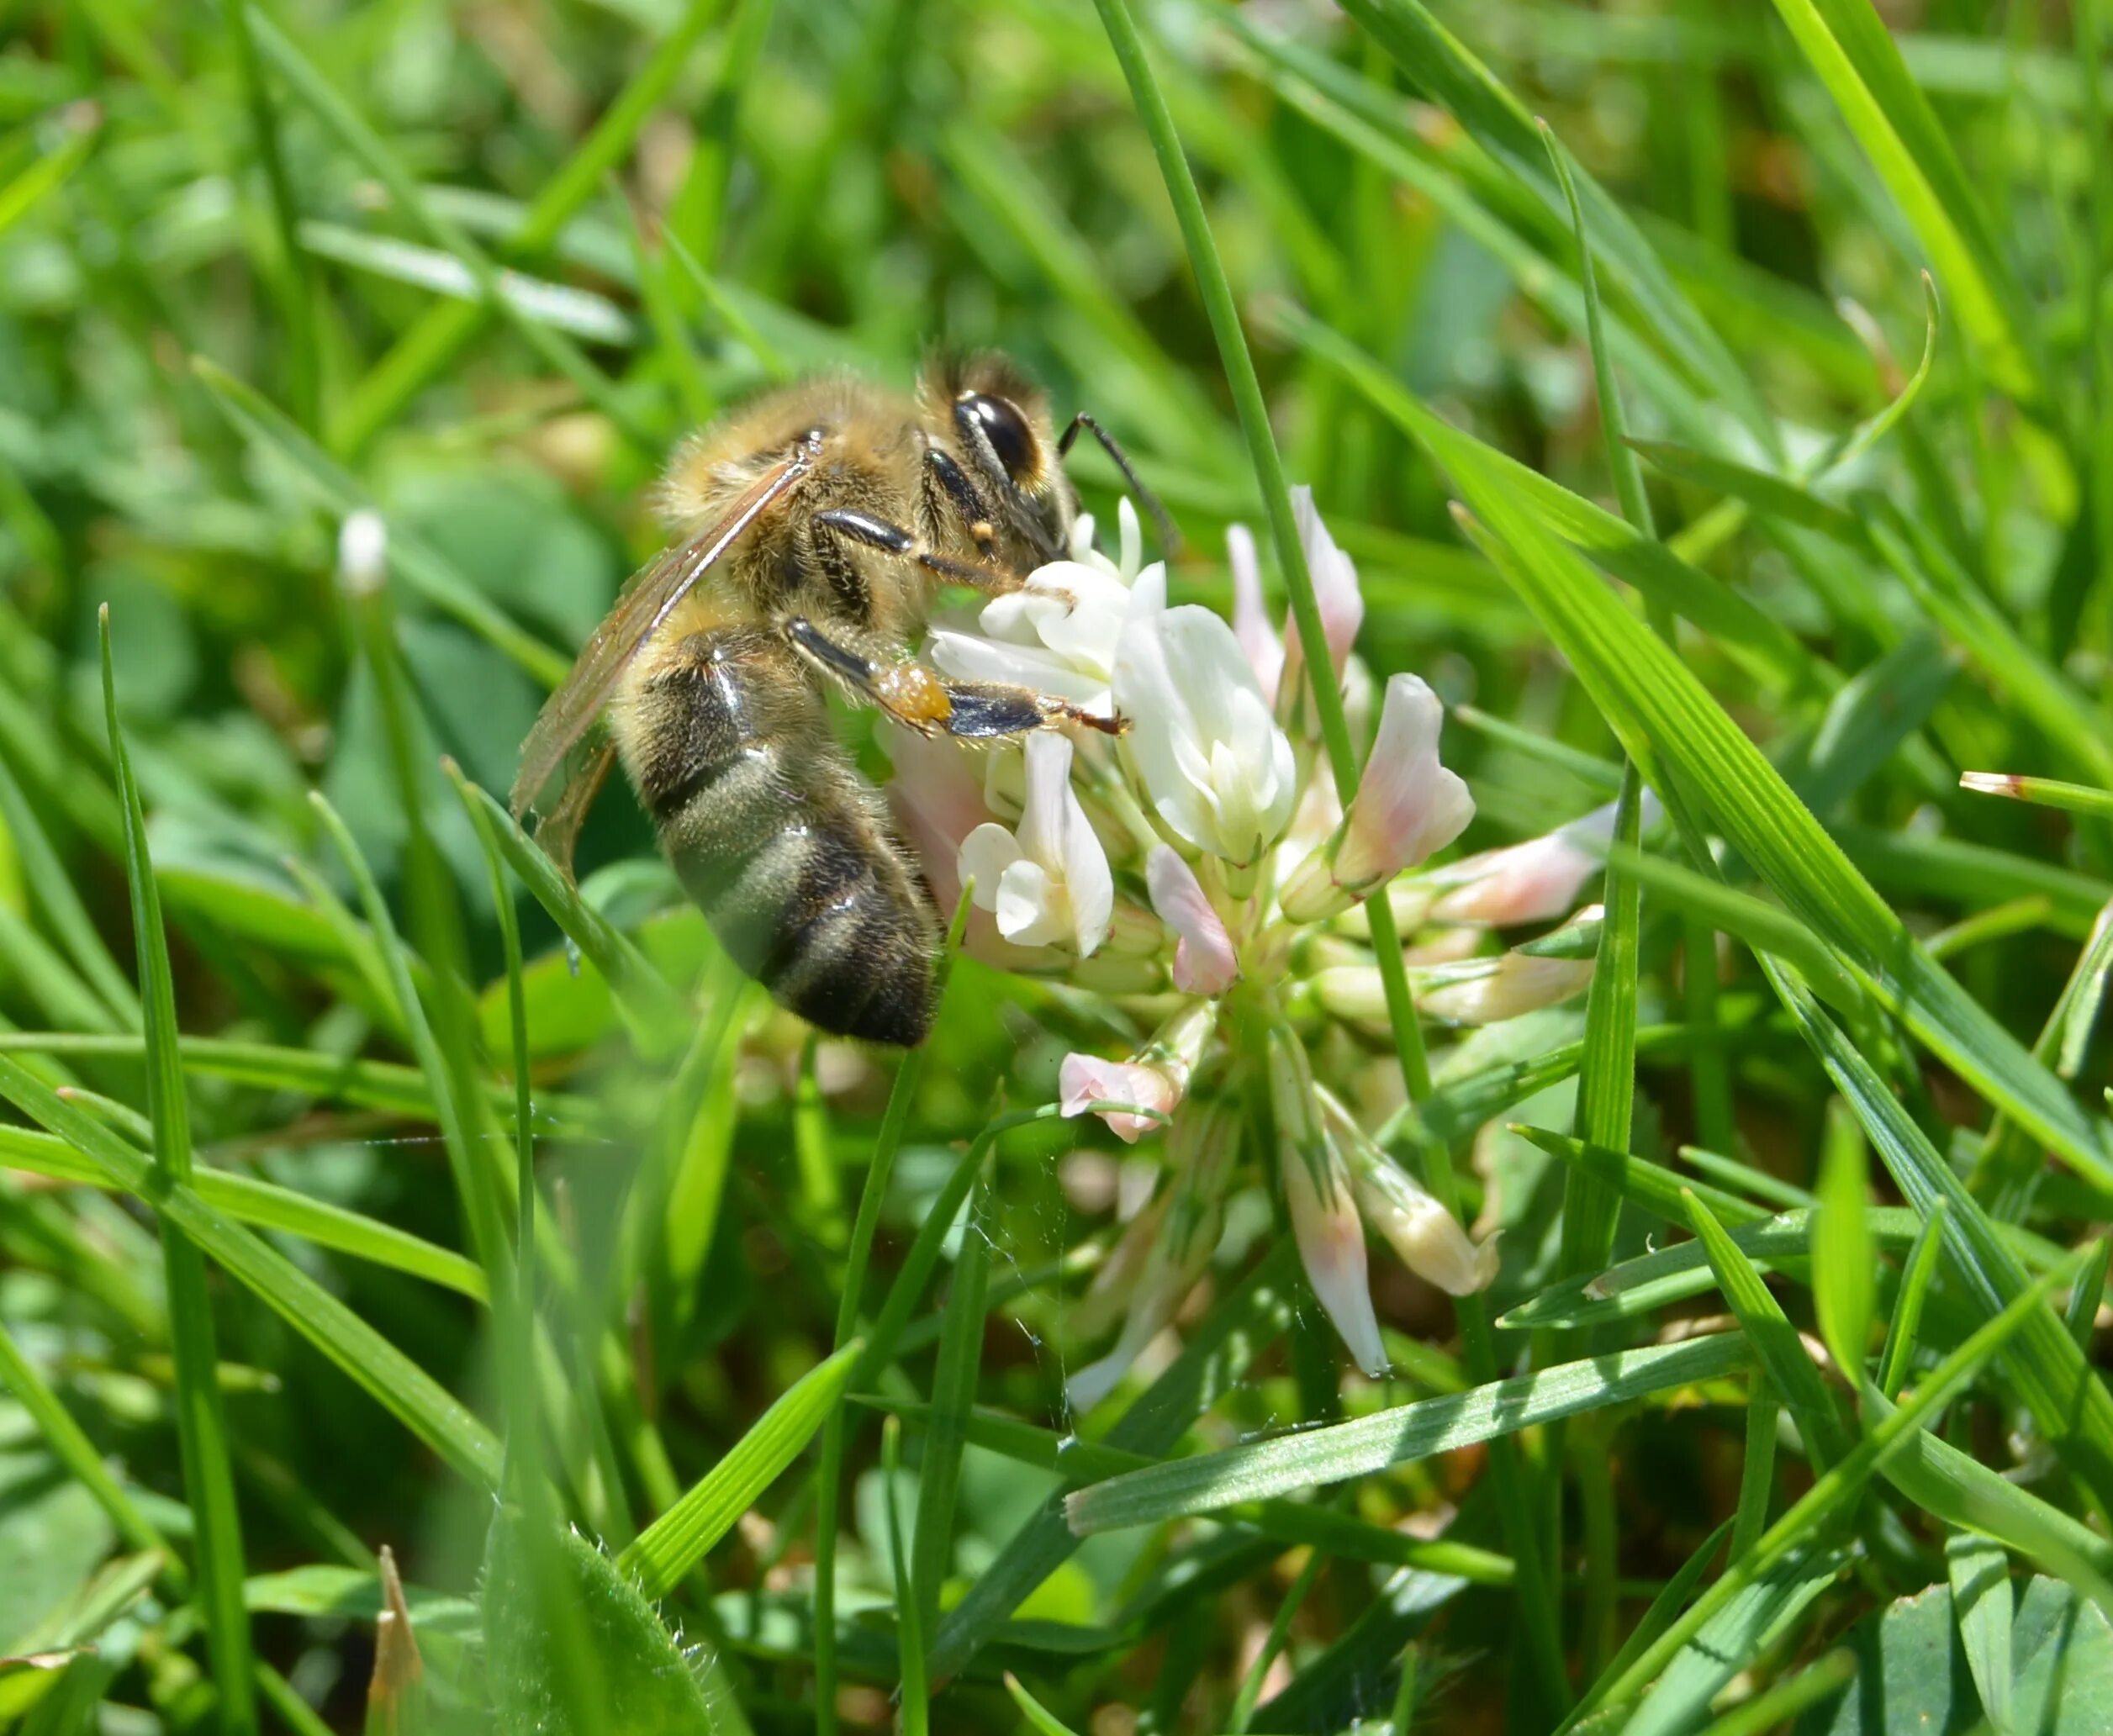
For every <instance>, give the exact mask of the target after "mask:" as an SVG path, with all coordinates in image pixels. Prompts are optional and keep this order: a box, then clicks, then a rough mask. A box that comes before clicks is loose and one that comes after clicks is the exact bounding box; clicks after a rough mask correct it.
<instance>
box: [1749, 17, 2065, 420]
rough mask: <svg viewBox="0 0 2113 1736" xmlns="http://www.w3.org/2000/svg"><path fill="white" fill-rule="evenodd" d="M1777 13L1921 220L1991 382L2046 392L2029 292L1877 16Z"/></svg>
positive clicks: (1914, 219)
mask: <svg viewBox="0 0 2113 1736" xmlns="http://www.w3.org/2000/svg"><path fill="white" fill-rule="evenodd" d="M1776 11H1777V12H1778V13H1779V14H1780V15H1781V17H1782V18H1783V23H1784V24H1786V25H1788V27H1789V30H1790V34H1791V36H1792V38H1793V40H1795V41H1796V43H1797V45H1798V47H1799V50H1800V51H1801V52H1802V53H1803V54H1804V56H1805V58H1806V60H1807V61H1809V62H1810V64H1811V66H1812V69H1813V71H1815V72H1816V73H1817V74H1818V75H1819V77H1820V82H1821V83H1822V84H1824V85H1825V87H1826V88H1827V92H1828V94H1829V95H1830V96H1831V97H1832V98H1834V100H1835V103H1836V106H1837V107H1838V108H1840V109H1841V116H1842V119H1844V120H1846V122H1847V123H1848V125H1849V129H1850V131H1851V132H1852V133H1853V134H1854V135H1856V139H1857V144H1859V145H1861V146H1862V148H1863V150H1864V153H1865V155H1866V156H1868V157H1869V158H1870V160H1871V163H1872V166H1873V168H1875V169H1876V170H1877V171H1878V176H1879V178H1880V179H1881V180H1882V181H1883V182H1884V183H1885V185H1886V187H1887V190H1888V192H1890V193H1892V195H1893V197H1894V200H1895V201H1896V202H1897V203H1898V204H1899V207H1900V209H1901V210H1902V212H1903V213H1904V214H1905V215H1906V217H1907V219H1908V221H1909V222H1910V224H1912V225H1913V226H1914V229H1915V235H1916V236H1917V237H1918V239H1920V241H1921V243H1922V245H1923V247H1924V248H1925V251H1927V252H1928V254H1929V256H1930V263H1931V267H1932V268H1933V270H1934V271H1935V272H1936V277H1937V278H1938V279H1939V281H1940V282H1942V283H1943V285H1944V287H1945V291H1946V293H1947V295H1948V296H1949V297H1950V298H1951V299H1952V303H1953V304H1954V305H1955V306H1956V307H1957V309H1958V313H1959V323H1960V324H1961V325H1962V327H1963V328H1964V329H1965V330H1966V332H1967V333H1968V336H1969V337H1970V338H1971V339H1972V340H1973V345H1974V347H1975V350H1976V351H1977V352H1978V355H1979V356H1980V359H1981V364H1982V366H1983V367H1984V368H1985V369H1986V370H1987V372H1988V373H1989V377H1990V378H1991V380H1992V381H1993V382H1994V384H1995V385H1996V386H1997V387H1998V388H2000V389H2001V390H2003V391H2005V392H2009V393H2013V394H2014V395H2019V396H2022V397H2025V398H2031V397H2033V396H2035V395H2036V394H2037V393H2040V392H2042V391H2043V390H2044V389H2045V384H2044V382H2043V381H2042V379H2041V378H2040V377H2039V367H2038V365H2037V363H2036V359H2035V358H2034V357H2033V356H2031V351H2030V347H2029V346H2030V340H2029V336H2028V334H2029V332H2030V330H2031V327H2030V322H2029V320H2028V319H2026V317H2025V316H2023V315H2022V314H2021V312H2020V311H2019V310H2020V309H2022V308H2023V306H2024V300H2023V297H2022V295H2021V293H2020V292H2019V290H2018V289H2017V288H2016V285H2015V282H2013V280H2012V278H2011V277H2010V272H2009V271H2008V269H2007V268H2006V267H2005V265H2004V262H2003V257H2002V254H2001V252H2000V251H1999V248H1998V247H1997V246H1996V245H1995V243H1994V239H1993V237H1992V235H1991V232H1990V230H1989V225H1988V221H1987V219H1986V218H1985V217H1984V216H1983V215H1982V213H1981V209H1980V206H1979V203H1978V201H1977V200H1976V199H1975V198H1974V197H1973V190H1972V187H1971V185H1970V184H1969V182H1968V179H1967V176H1966V171H1964V170H1963V169H1962V167H1961V166H1960V165H1959V160H1958V157H1957V154H1956V153H1955V152H1954V151H1953V150H1952V139H1951V135H1950V134H1949V133H1947V131H1946V129H1945V128H1944V126H1943V124H1941V122H1940V121H1939V120H1938V119H1937V118H1936V113H1934V111H1933V110H1932V109H1931V107H1930V104H1929V99H1928V98H1925V96H1924V95H1923V94H1922V92H1921V91H1920V89H1919V88H1918V87H1916V85H1915V80H1914V78H1913V77H1911V76H1910V73H1909V71H1908V69H1907V67H1906V66H1905V64H1904V62H1903V61H1902V60H1901V58H1900V50H1899V47H1898V46H1897V45H1895V44H1894V40H1893V39H1892V37H1891V36H1890V35H1889V34H1888V33H1887V31H1886V29H1885V27H1884V25H1883V24H1881V23H1880V22H1879V19H1878V14H1877V13H1875V12H1873V10H1872V9H1871V8H1870V7H1869V6H1868V5H1867V4H1865V3H1863V0H1776Z"/></svg>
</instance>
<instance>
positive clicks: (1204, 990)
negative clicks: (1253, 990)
mask: <svg viewBox="0 0 2113 1736" xmlns="http://www.w3.org/2000/svg"><path fill="white" fill-rule="evenodd" d="M1144 884H1145V887H1146V889H1147V890H1149V892H1150V894H1152V908H1153V909H1154V910H1155V911H1157V912H1158V913H1159V918H1160V921H1162V922H1164V923H1165V924H1166V926H1168V927H1169V928H1170V929H1172V930H1173V931H1174V932H1175V934H1176V935H1177V936H1179V937H1180V941H1179V943H1178V944H1177V945H1176V946H1175V949H1174V984H1175V987H1176V988H1178V989H1183V990H1185V991H1186V992H1187V993H1188V994H1191V995H1223V993H1224V992H1225V991H1226V990H1227V989H1229V988H1231V987H1232V986H1233V980H1234V979H1236V978H1237V977H1238V976H1239V974H1240V970H1239V960H1238V959H1237V958H1236V957H1235V956H1234V953H1233V942H1232V937H1230V936H1229V935H1228V934H1227V933H1226V931H1225V924H1224V923H1223V921H1221V920H1219V917H1218V912H1217V910H1214V909H1212V905H1211V900H1209V899H1208V898H1207V896H1205V894H1204V891H1203V887H1202V883H1201V882H1199V881H1198V880H1197V879H1196V874H1195V871H1194V870H1193V869H1191V868H1190V867H1189V865H1188V864H1187V863H1186V862H1184V861H1182V860H1181V852H1179V851H1178V850H1175V848H1174V847H1172V846H1170V845H1167V844H1160V845H1159V846H1157V847H1155V848H1154V850H1153V852H1152V853H1151V854H1150V855H1149V856H1148V857H1145V859H1144Z"/></svg>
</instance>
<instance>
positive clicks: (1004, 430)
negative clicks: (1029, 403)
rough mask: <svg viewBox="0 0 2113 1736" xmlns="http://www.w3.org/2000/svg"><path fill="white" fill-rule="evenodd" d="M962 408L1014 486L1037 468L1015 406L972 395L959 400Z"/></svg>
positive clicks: (985, 395)
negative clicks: (978, 429)
mask: <svg viewBox="0 0 2113 1736" xmlns="http://www.w3.org/2000/svg"><path fill="white" fill-rule="evenodd" d="M961 408H962V409H963V411H964V413H966V414H968V415H969V416H971V417H973V418H974V419H975V424H976V425H977V427H979V428H980V429H981V430H983V436H984V438H985V440H987V441H990V450H991V451H993V452H995V453H996V454H997V457H998V462H999V463H1001V464H1002V465H1003V466H1004V467H1005V473H1006V475H1007V476H1009V477H1011V478H1012V479H1013V480H1014V481H1015V482H1018V481H1020V480H1021V479H1022V478H1026V477H1029V476H1032V475H1033V473H1034V472H1035V471H1036V470H1038V468H1040V465H1039V463H1038V460H1037V457H1036V454H1035V448H1034V435H1033V431H1032V430H1030V429H1029V428H1028V427H1027V418H1026V417H1025V416H1023V415H1022V414H1020V407H1019V406H1018V405H1017V404H1013V403H1012V402H1011V401H1010V400H1009V399H1007V398H996V397H993V396H992V395H991V394H990V393H987V392H972V393H969V394H968V396H966V397H965V398H963V399H962V400H961Z"/></svg>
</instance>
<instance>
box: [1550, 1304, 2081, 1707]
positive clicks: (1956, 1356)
mask: <svg viewBox="0 0 2113 1736" xmlns="http://www.w3.org/2000/svg"><path fill="white" fill-rule="evenodd" d="M2062 1275H2063V1274H2061V1273H2059V1272H2055V1273H2050V1274H2048V1275H2047V1277H2046V1278H2044V1279H2042V1280H2041V1281H2040V1282H2039V1283H2038V1284H2036V1285H2034V1286H2033V1287H2032V1288H2031V1290H2027V1291H2026V1293H2025V1294H2024V1295H2021V1296H2020V1297H2018V1298H2017V1300H2016V1301H2013V1302H2012V1303H2011V1304H2010V1306H2008V1307H2006V1308H2005V1310H2004V1311H2002V1312H2001V1313H2000V1314H1999V1315H1997V1316H1996V1317H1994V1319H1993V1320H1990V1321H1989V1322H1986V1323H1984V1325H1983V1326H1981V1327H1979V1328H1978V1329H1977V1330H1976V1331H1975V1332H1974V1333H1973V1336H1972V1337H1971V1338H1968V1339H1967V1341H1966V1342H1965V1343H1962V1344H1961V1345H1960V1346H1959V1348H1957V1350H1955V1351H1953V1352H1952V1354H1951V1355H1949V1356H1947V1358H1945V1359H1944V1360H1943V1362H1942V1363H1941V1364H1938V1366H1937V1367H1936V1369H1933V1370H1931V1375H1930V1378H1929V1379H1928V1380H1925V1381H1924V1382H1923V1384H1922V1385H1921V1386H1920V1388H1918V1389H1917V1390H1916V1392H1915V1397H1914V1398H1913V1399H1912V1400H1911V1401H1910V1402H1909V1403H1907V1404H1905V1405H1903V1406H1900V1407H1899V1409H1898V1410H1896V1411H1892V1412H1891V1413H1890V1414H1888V1415H1887V1416H1885V1417H1883V1420H1881V1421H1880V1422H1878V1423H1877V1424H1876V1426H1875V1427H1873V1428H1872V1429H1871V1430H1870V1431H1869V1432H1868V1433H1866V1434H1865V1435H1864V1437H1863V1438H1862V1440H1860V1441H1859V1442H1857V1445H1856V1447H1855V1448H1854V1450H1853V1451H1852V1452H1851V1453H1850V1454H1848V1456H1847V1457H1846V1458H1845V1459H1842V1460H1841V1462H1840V1463H1838V1464H1835V1465H1833V1466H1831V1467H1830V1468H1829V1470H1827V1471H1826V1472H1825V1474H1824V1475H1821V1476H1820V1477H1819V1478H1818V1479H1817V1480H1815V1482H1814V1483H1813V1485H1812V1486H1811V1488H1809V1489H1808V1490H1807V1491H1805V1493H1804V1495H1803V1496H1799V1499H1798V1500H1797V1501H1795V1502H1794V1503H1793V1504H1792V1506H1791V1507H1790V1508H1789V1510H1788V1512H1785V1513H1784V1514H1783V1517H1781V1518H1780V1519H1778V1520H1777V1521H1776V1522H1775V1523H1774V1524H1773V1525H1772V1526H1770V1527H1769V1528H1768V1529H1767V1532H1765V1533H1763V1534H1762V1537H1761V1538H1760V1540H1759V1541H1758V1542H1757V1543H1756V1544H1755V1545H1754V1547H1753V1549H1751V1551H1750V1552H1749V1553H1748V1554H1746V1555H1744V1556H1741V1558H1740V1559H1738V1560H1737V1561H1735V1562H1734V1563H1732V1564H1731V1565H1730V1567H1728V1568H1727V1569H1726V1570H1725V1572H1724V1573H1723V1574H1722V1575H1719V1577H1718V1579H1717V1580H1716V1581H1715V1583H1714V1584H1713V1585H1712V1586H1710V1587H1709V1590H1708V1591H1704V1593H1703V1594H1702V1596H1700V1597H1698V1598H1697V1599H1696V1600H1695V1601H1694V1602H1693V1604H1692V1605H1690V1606H1689V1607H1688V1610H1687V1612H1685V1613H1684V1614H1682V1616H1680V1617H1677V1619H1676V1620H1675V1621H1673V1622H1672V1623H1671V1624H1670V1625H1669V1626H1668V1627H1667V1629H1666V1631H1665V1632H1664V1633H1661V1635H1659V1637H1658V1638H1657V1639H1656V1640H1655V1641H1653V1642H1652V1643H1651V1644H1650V1645H1649V1646H1647V1647H1645V1649H1644V1650H1643V1651H1641V1652H1640V1653H1639V1654H1637V1655H1636V1656H1635V1658H1634V1659H1631V1660H1630V1663H1629V1664H1628V1665H1627V1666H1626V1667H1625V1668H1624V1670H1622V1671H1621V1672H1620V1673H1619V1675H1613V1676H1612V1677H1611V1679H1610V1680H1608V1681H1605V1682H1604V1683H1603V1684H1602V1685H1600V1686H1595V1688H1594V1689H1593V1692H1592V1693H1591V1694H1589V1695H1587V1696H1586V1697H1585V1699H1584V1700H1582V1701H1581V1702H1579V1704H1578V1706H1577V1708H1576V1710H1575V1711H1573V1712H1572V1714H1571V1717H1570V1718H1569V1719H1568V1720H1567V1722H1566V1725H1565V1728H1566V1729H1567V1728H1575V1727H1576V1725H1577V1723H1578V1722H1579V1720H1580V1719H1582V1718H1584V1717H1585V1716H1586V1715H1587V1713H1588V1712H1591V1711H1592V1710H1593V1708H1594V1707H1598V1706H1618V1705H1620V1704H1621V1703H1623V1702H1624V1701H1625V1700H1627V1699H1628V1698H1629V1697H1630V1696H1632V1695H1634V1694H1635V1692H1636V1691H1638V1690H1639V1689H1640V1688H1641V1687H1642V1686H1643V1685H1644V1684H1645V1682H1647V1681H1650V1680H1651V1678H1652V1677H1653V1676H1654V1675H1657V1673H1658V1672H1659V1671H1660V1670H1662V1669H1664V1668H1665V1666H1666V1665H1667V1664H1668V1663H1669V1662H1670V1661H1671V1660H1672V1657H1673V1655H1674V1654H1676V1653H1677V1652H1678V1651H1679V1650H1680V1649H1681V1648H1682V1646H1684V1645H1686V1644H1688V1642H1689V1641H1690V1640H1692V1639H1693V1638H1695V1636H1696V1635H1697V1634H1698V1633H1700V1632H1701V1631H1702V1630H1703V1628H1704V1627H1705V1626H1707V1625H1708V1623H1709V1622H1710V1620H1711V1619H1712V1618H1713V1617H1715V1616H1716V1615H1717V1614H1718V1612H1719V1611H1721V1610H1723V1609H1724V1608H1725V1607H1726V1606H1727V1605H1729V1604H1730V1602H1731V1601H1733V1600H1734V1599H1735V1598H1736V1597H1738V1596H1740V1595H1741V1593H1742V1592H1744V1591H1746V1588H1747V1587H1748V1586H1752V1585H1754V1584H1756V1583H1757V1582H1758V1581H1759V1580H1761V1579H1762V1576H1763V1575H1765V1574H1767V1573H1768V1572H1769V1571H1770V1570H1772V1569H1773V1568H1775V1567H1776V1566H1777V1565H1778V1564H1780V1563H1782V1562H1784V1561H1786V1560H1788V1559H1790V1558H1791V1557H1792V1556H1793V1554H1795V1553H1796V1552H1798V1551H1799V1550H1800V1549H1804V1547H1805V1545H1806V1543H1807V1542H1808V1540H1809V1538H1811V1537H1812V1536H1813V1535H1814V1534H1815V1532H1816V1530H1817V1529H1818V1528H1819V1527H1820V1525H1821V1524H1822V1523H1824V1522H1825V1521H1827V1520H1828V1519H1830V1517H1833V1516H1834V1515H1836V1514H1837V1513H1839V1512H1841V1511H1843V1510H1844V1509H1845V1508H1846V1506H1848V1505H1849V1503H1850V1502H1852V1501H1854V1500H1855V1498H1856V1497H1857V1494H1858V1493H1859V1492H1860V1491H1862V1488H1863V1487H1864V1485H1866V1484H1867V1483H1868V1482H1869V1481H1870V1480H1871V1478H1872V1477H1873V1475H1876V1474H1877V1473H1878V1471H1879V1470H1881V1469H1882V1468H1883V1466H1884V1465H1885V1464H1886V1463H1887V1462H1888V1460H1889V1459H1892V1458H1893V1457H1894V1455H1895V1454H1898V1453H1899V1452H1900V1451H1901V1450H1902V1449H1903V1448H1905V1447H1906V1446H1907V1445H1908V1444H1909V1442H1910V1437H1912V1436H1914V1435H1915V1434H1918V1433H1920V1432H1921V1429H1922V1425H1923V1423H1924V1422H1925V1420H1926V1419H1927V1418H1928V1417H1931V1416H1932V1415H1933V1414H1935V1412H1936V1410H1937V1408H1938V1407H1939V1406H1941V1405H1942V1404H1943V1403H1944V1402H1945V1401H1947V1399H1949V1398H1950V1397H1951V1396H1952V1395H1953V1393H1954V1392H1956V1391H1957V1389H1958V1388H1959V1387H1960V1386H1962V1385H1964V1384H1965V1383H1966V1382H1967V1381H1968V1380H1971V1379H1972V1378H1973V1375H1976V1374H1977V1373H1978V1372H1979V1370H1980V1369H1981V1368H1982V1366H1983V1365H1984V1364H1985V1363H1986V1362H1987V1361H1988V1360H1989V1358H1991V1357H1992V1356H1994V1354H1995V1353H1997V1352H1998V1351H1999V1350H2001V1349H2002V1348H2004V1346H2005V1344H2007V1343H2009V1342H2010V1340H2011V1339H2013V1338H2015V1337H2016V1335H2017V1333H2018V1332H2019V1330H2020V1328H2021V1327H2023V1326H2024V1325H2025V1324H2026V1322H2028V1321H2029V1320H2030V1319H2031V1317H2032V1316H2033V1313H2034V1311H2036V1310H2040V1311H2043V1310H2044V1309H2045V1307H2046V1306H2047V1294H2048V1293H2049V1291H2051V1290H2052V1289H2053V1288H2054V1286H2055V1285H2056V1283H2057V1282H2058V1280H2059V1279H2060V1277H2061V1276H2062Z"/></svg>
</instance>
